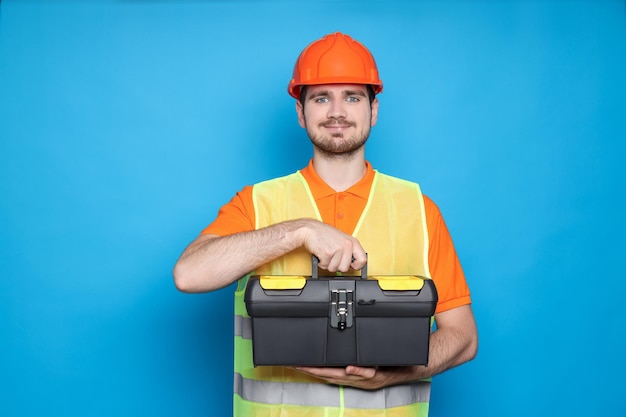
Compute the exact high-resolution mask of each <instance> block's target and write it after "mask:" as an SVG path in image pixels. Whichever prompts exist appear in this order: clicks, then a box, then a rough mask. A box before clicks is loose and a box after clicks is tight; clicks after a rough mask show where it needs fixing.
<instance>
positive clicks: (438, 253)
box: [202, 161, 471, 313]
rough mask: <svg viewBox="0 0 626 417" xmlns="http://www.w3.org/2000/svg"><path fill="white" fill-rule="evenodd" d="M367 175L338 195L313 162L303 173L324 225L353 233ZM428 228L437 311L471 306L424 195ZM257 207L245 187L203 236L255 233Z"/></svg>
mask: <svg viewBox="0 0 626 417" xmlns="http://www.w3.org/2000/svg"><path fill="white" fill-rule="evenodd" d="M366 167H367V170H366V173H365V176H364V177H363V178H362V179H361V180H360V181H359V182H357V183H356V184H354V185H353V186H352V187H350V188H349V189H347V190H345V191H341V192H336V191H335V190H333V189H332V188H330V187H329V186H328V185H327V184H326V183H325V182H324V181H323V180H322V179H321V178H320V177H319V175H317V173H316V172H315V169H314V168H313V161H310V162H309V165H308V166H307V167H306V168H304V169H302V170H301V171H300V172H301V173H302V176H303V177H304V179H305V180H306V182H307V183H308V185H309V188H310V189H311V193H312V194H313V198H314V199H315V203H316V204H317V208H318V209H319V212H320V214H321V216H322V220H323V221H324V223H327V224H330V225H332V226H334V227H336V228H337V229H339V230H341V231H343V232H344V233H347V234H349V235H351V234H352V232H353V231H354V228H355V227H356V225H357V223H358V221H359V218H360V217H361V213H362V212H363V210H364V209H365V205H366V203H367V200H368V198H369V192H370V188H371V186H372V182H373V181H374V174H375V172H374V170H373V169H372V166H371V165H370V164H369V163H368V162H366ZM424 207H425V212H426V227H427V228H428V243H429V247H428V267H429V269H430V273H431V275H432V276H431V278H432V279H433V281H434V282H435V286H436V287H437V293H438V295H439V302H438V303H437V309H436V312H437V313H440V312H442V311H446V310H450V309H452V308H455V307H459V306H462V305H466V304H470V303H471V298H470V291H469V288H468V286H467V283H466V281H465V275H464V274H463V269H462V268H461V264H460V262H459V259H458V257H457V255H456V251H455V249H454V245H453V243H452V238H451V237H450V234H449V232H448V228H447V227H446V224H445V223H444V220H443V217H442V216H441V212H440V211H439V208H438V207H437V206H436V205H435V203H433V201H432V200H431V199H429V198H428V197H426V196H424ZM254 224H255V218H254V205H253V202H252V186H246V187H244V188H243V189H242V190H241V191H240V192H238V193H237V194H236V195H235V196H234V197H233V198H232V200H231V201H230V202H229V203H228V204H226V205H224V206H223V207H222V208H221V209H220V211H219V213H218V215H217V218H216V219H215V221H213V223H211V224H210V225H209V226H208V227H207V228H206V229H204V230H203V231H202V234H214V235H218V236H226V235H231V234H234V233H239V232H247V231H251V230H254Z"/></svg>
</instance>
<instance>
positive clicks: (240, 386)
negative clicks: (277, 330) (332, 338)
mask: <svg viewBox="0 0 626 417" xmlns="http://www.w3.org/2000/svg"><path fill="white" fill-rule="evenodd" d="M235 394H238V395H239V396H240V397H242V398H243V399H244V400H247V401H252V402H257V403H263V404H292V405H301V406H311V407H315V406H317V407H339V406H340V405H341V404H340V398H341V394H340V388H339V387H338V386H336V385H330V384H307V383H301V382H269V381H256V380H253V379H246V378H244V377H243V376H242V375H241V374H238V373H235ZM429 400H430V382H429V381H418V382H413V383H409V384H405V385H395V386H392V387H387V388H383V389H380V390H376V391H366V390H360V389H357V388H348V387H344V406H345V407H346V408H361V409H384V408H392V407H399V406H403V405H409V404H414V403H417V402H428V401H429Z"/></svg>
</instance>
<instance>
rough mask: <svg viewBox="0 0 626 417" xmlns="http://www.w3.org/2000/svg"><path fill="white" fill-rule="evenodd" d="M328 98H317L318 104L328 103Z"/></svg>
mask: <svg viewBox="0 0 626 417" xmlns="http://www.w3.org/2000/svg"><path fill="white" fill-rule="evenodd" d="M328 101H329V100H328V97H324V96H320V97H316V98H315V102H316V103H328Z"/></svg>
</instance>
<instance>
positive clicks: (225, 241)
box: [174, 220, 303, 292]
mask: <svg viewBox="0 0 626 417" xmlns="http://www.w3.org/2000/svg"><path fill="white" fill-rule="evenodd" d="M302 223H303V222H302V221H300V220H294V221H288V222H284V223H279V224H275V225H272V226H270V227H266V228H263V229H259V230H254V231H249V232H242V233H236V234H233V235H229V236H224V237H217V236H212V237H203V236H200V237H199V238H198V239H196V240H195V241H194V242H192V243H191V244H190V245H189V246H188V247H187V248H186V249H185V251H184V252H183V254H182V255H181V256H180V259H179V260H178V262H177V263H176V265H175V267H174V280H175V283H176V286H177V288H178V289H179V290H181V291H183V292H205V291H212V290H216V289H219V288H222V287H225V286H227V285H229V284H231V283H233V282H234V281H236V280H237V279H239V278H241V277H242V276H244V275H245V274H247V273H249V272H250V271H253V270H254V269H255V268H257V267H258V266H260V265H263V264H265V263H267V262H270V261H271V260H273V259H276V258H278V257H279V256H282V255H284V254H285V253H288V252H290V251H292V250H294V249H296V248H297V247H299V246H302V233H301V229H302V227H303V224H302Z"/></svg>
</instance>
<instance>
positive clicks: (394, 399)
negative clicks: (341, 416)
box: [344, 381, 430, 409]
mask: <svg viewBox="0 0 626 417" xmlns="http://www.w3.org/2000/svg"><path fill="white" fill-rule="evenodd" d="M429 401H430V381H416V382H412V383H408V384H404V385H394V386H391V387H387V388H382V389H379V390H376V391H366V390H362V389H357V388H350V387H344V405H345V407H346V408H370V409H371V408H374V409H377V408H391V407H400V406H402V405H409V404H415V403H427V402H429Z"/></svg>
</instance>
